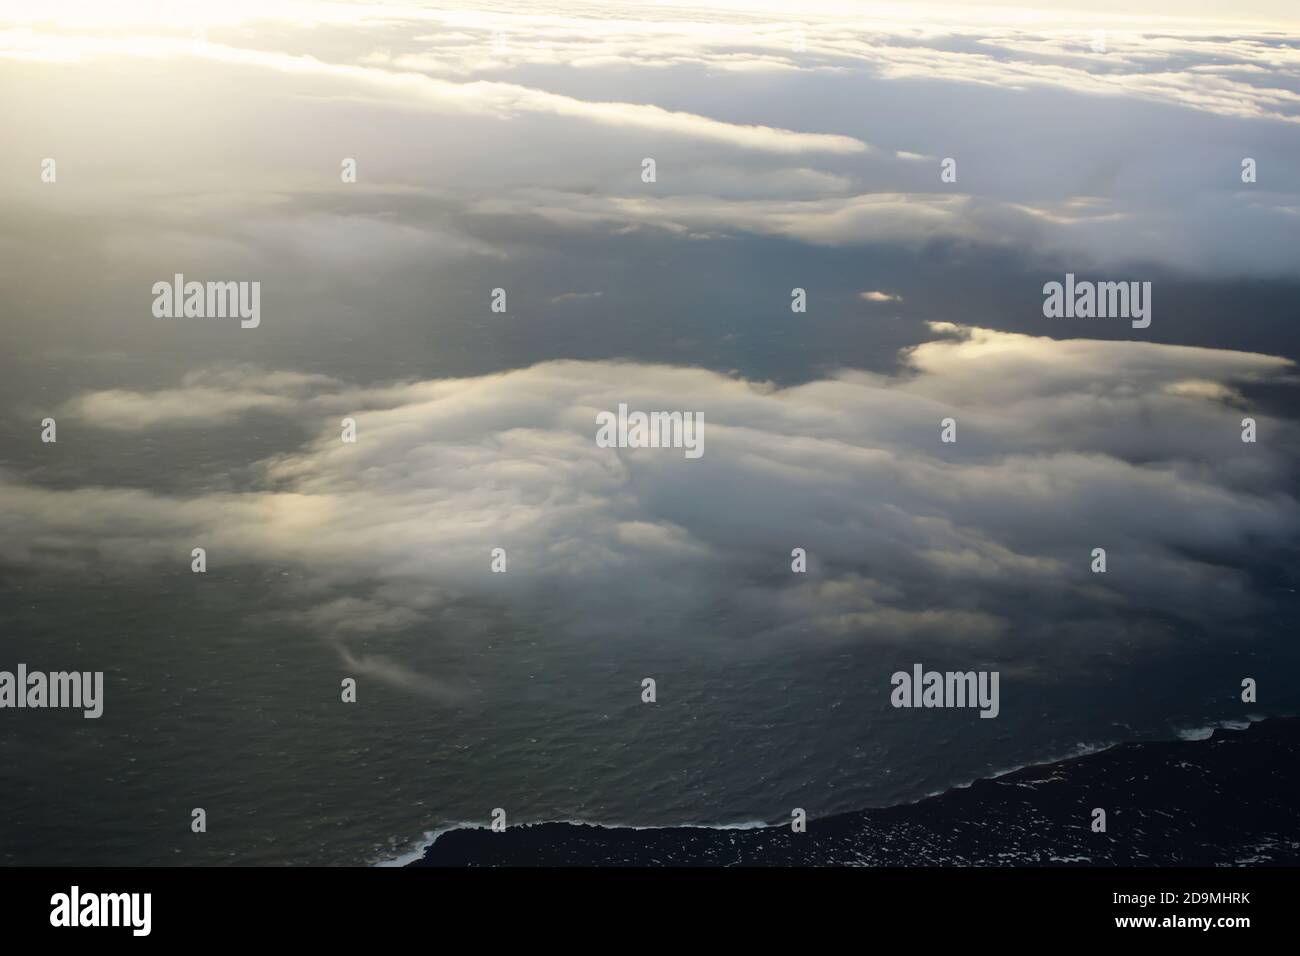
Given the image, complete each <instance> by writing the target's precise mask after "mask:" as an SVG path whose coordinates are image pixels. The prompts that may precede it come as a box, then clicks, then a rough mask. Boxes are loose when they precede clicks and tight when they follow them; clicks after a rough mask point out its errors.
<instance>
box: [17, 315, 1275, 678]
mask: <svg viewBox="0 0 1300 956" xmlns="http://www.w3.org/2000/svg"><path fill="white" fill-rule="evenodd" d="M935 332H936V334H937V335H938V336H939V337H938V338H936V339H935V340H933V341H930V342H926V343H924V344H922V345H920V346H918V347H916V348H915V349H913V350H912V351H911V352H910V353H909V355H908V356H907V358H908V362H907V365H908V368H907V369H906V370H905V371H904V372H903V373H901V374H899V375H898V376H895V377H883V376H877V375H871V374H867V373H863V372H850V371H846V372H843V373H840V374H838V375H835V376H833V377H830V378H826V379H823V380H820V381H815V382H810V383H808V384H804V385H800V386H797V387H791V388H777V387H774V386H772V385H770V384H767V383H763V382H752V381H744V380H740V379H737V378H734V377H728V376H725V375H720V374H717V373H714V372H709V371H704V370H700V369H692V368H678V367H668V366H645V365H632V364H625V363H612V362H575V361H564V362H548V363H544V364H540V365H536V366H533V367H530V368H526V369H520V370H517V371H511V372H507V373H502V374H495V375H488V376H482V377H475V378H463V379H443V380H433V381H419V382H408V383H400V384H396V385H392V386H388V387H372V388H350V387H346V386H344V385H343V384H341V383H339V382H336V381H334V380H331V379H328V378H325V377H323V376H304V375H297V374H292V373H283V372H274V373H267V372H263V371H257V370H253V369H248V368H226V369H221V370H212V371H207V372H203V373H198V374H195V375H193V376H191V377H189V378H187V380H186V381H185V382H183V383H182V385H181V386H180V387H179V388H176V389H168V390H162V391H155V392H130V391H123V390H112V391H108V392H97V393H92V394H87V395H84V396H82V397H81V398H79V399H77V400H75V401H74V402H73V403H71V405H70V406H69V407H68V408H66V409H64V410H63V412H62V414H65V415H71V416H75V417H76V418H78V419H80V420H81V421H82V422H83V424H84V425H86V426H94V427H99V428H104V429H113V430H118V431H121V432H136V433H138V432H139V431H140V430H142V429H149V430H150V431H151V432H153V433H154V434H159V429H163V430H164V431H163V432H162V434H165V429H166V428H167V427H168V426H169V425H184V426H187V427H192V426H194V425H195V424H196V423H197V422H198V421H200V420H206V421H207V422H209V423H211V424H214V425H220V424H223V423H226V424H228V423H230V422H231V421H234V420H237V418H238V417H239V416H240V415H242V414H244V413H246V412H248V411H251V410H257V411H259V412H270V413H278V414H283V415H286V416H291V417H293V418H295V419H297V420H300V421H304V422H315V423H316V426H315V428H316V430H317V437H316V438H315V439H314V440H312V441H311V442H309V443H308V444H307V445H305V446H304V447H302V448H300V449H298V450H297V451H293V452H289V453H286V454H283V455H279V456H276V457H274V458H271V459H269V460H267V461H264V462H262V463H261V465H260V466H259V468H258V474H259V475H260V478H259V479H258V481H257V486H256V487H255V488H254V489H253V490H250V491H247V492H245V493H228V492H222V493H212V494H197V495H185V496H166V495H160V494H155V493H151V492H148V491H144V490H138V489H120V488H103V487H82V488H73V489H70V490H53V489H49V488H43V487H38V486H36V485H32V484H28V483H24V482H21V481H19V480H17V479H16V478H14V477H12V476H10V477H9V478H8V479H7V480H5V481H4V482H3V483H2V484H0V540H2V541H3V545H0V555H3V559H4V560H5V561H6V562H9V563H12V564H17V565H22V566H32V565H44V564H48V563H55V564H57V565H60V566H69V567H73V566H75V565H76V564H77V563H78V562H79V561H83V560H86V559H97V560H99V561H101V562H105V563H108V564H111V565H112V566H113V567H115V568H120V569H125V570H128V571H130V570H131V569H134V571H131V573H144V572H145V570H146V569H148V568H157V567H159V566H160V565H168V566H175V565H177V564H178V563H179V564H181V565H184V564H187V563H188V560H189V557H188V555H189V551H190V549H191V548H192V547H196V546H202V547H205V548H206V549H207V551H208V562H209V569H210V570H209V574H210V575H211V574H213V573H215V574H217V575H219V574H220V573H221V569H222V568H223V567H230V566H232V565H242V564H245V563H249V562H251V563H254V564H259V565H268V566H275V567H289V568H293V569H295V570H296V571H297V572H299V573H296V574H295V575H294V580H295V581H296V582H298V583H297V584H295V585H294V586H295V587H296V588H297V589H298V590H297V592H296V599H297V600H298V601H299V602H300V604H301V606H302V607H303V608H304V610H303V612H302V615H303V616H302V617H301V618H300V623H303V624H305V625H306V626H309V627H312V628H313V629H314V630H317V631H318V632H320V633H321V634H322V635H323V636H325V637H327V638H328V639H329V640H330V641H331V642H332V643H334V644H336V645H337V646H338V647H339V648H340V653H341V654H343V655H344V656H345V659H347V660H349V661H351V662H353V663H355V664H356V665H357V666H362V665H363V664H364V665H365V666H366V667H367V668H368V672H369V673H374V674H376V675H377V676H380V677H385V678H388V679H391V680H393V681H394V682H396V683H399V684H401V685H402V686H406V687H408V688H410V689H413V690H416V691H421V692H427V693H429V694H430V695H431V696H435V697H439V698H445V699H451V697H452V696H453V694H454V688H450V687H447V686H445V685H443V684H442V683H440V681H439V678H438V677H437V675H422V674H419V673H418V672H417V671H412V670H411V669H410V668H408V667H406V666H405V665H403V664H401V663H400V662H397V661H393V660H388V659H386V658H382V657H371V658H367V657H366V656H365V655H364V654H361V653H359V652H354V651H351V650H349V646H350V645H349V643H348V642H349V641H350V640H353V639H354V638H355V637H356V636H357V635H364V634H375V633H383V632H385V631H387V630H394V629H396V630H401V629H407V628H411V627H415V626H418V625H419V623H420V622H422V621H430V620H437V619H438V618H439V615H441V614H442V613H443V612H444V611H445V610H446V609H447V608H449V607H452V606H453V605H456V604H463V603H464V602H471V603H473V604H475V605H477V606H486V607H491V606H499V607H501V608H503V609H505V610H506V611H507V612H514V613H521V614H525V615H527V616H528V618H529V619H535V618H536V613H535V612H536V611H537V609H538V608H543V607H544V608H547V612H546V613H545V614H543V615H542V617H543V618H545V619H546V620H548V621H550V622H551V623H550V625H549V626H550V628H551V629H552V630H553V632H554V633H553V635H552V636H553V637H555V638H556V639H572V640H603V639H608V630H609V628H610V627H616V628H618V629H619V632H620V634H623V635H629V636H632V637H635V638H638V639H646V640H649V639H656V640H662V639H665V635H669V637H668V639H672V640H678V639H680V640H685V641H688V642H696V641H702V642H717V641H725V640H728V639H734V640H740V639H745V640H758V641H759V642H760V643H761V642H762V641H763V640H769V641H784V642H788V641H818V640H835V639H852V640H867V641H882V642H900V641H928V642H940V643H946V644H951V643H952V642H959V643H965V644H970V643H972V642H974V643H975V644H978V645H980V646H982V647H984V648H986V650H988V652H989V653H995V654H996V653H1001V652H1003V651H1005V650H1006V649H1007V648H1009V647H1019V648H1021V650H1022V651H1023V649H1024V647H1025V646H1026V645H1028V646H1029V647H1030V648H1032V646H1033V645H1034V643H1035V642H1040V641H1050V640H1052V639H1053V637H1052V634H1051V629H1052V627H1053V626H1054V625H1053V624H1052V623H1051V622H1053V621H1057V620H1063V619H1067V618H1068V619H1069V620H1070V621H1071V624H1070V626H1071V627H1080V626H1084V625H1081V624H1080V622H1086V621H1088V620H1093V619H1100V618H1103V617H1106V616H1112V615H1117V614H1123V615H1126V616H1127V618H1128V623H1127V624H1126V633H1127V634H1128V635H1129V636H1130V637H1132V636H1133V635H1134V634H1142V633H1144V626H1145V625H1144V624H1143V622H1144V621H1146V620H1148V619H1150V618H1155V617H1158V618H1161V619H1163V620H1178V621H1184V622H1187V623H1188V624H1189V625H1190V624H1196V625H1203V624H1205V623H1206V622H1207V621H1208V622H1213V621H1219V620H1225V619H1231V618H1234V617H1239V616H1241V615H1246V614H1249V613H1251V612H1253V611H1257V610H1260V609H1261V608H1262V607H1264V601H1265V599H1264V598H1263V597H1262V596H1261V595H1259V594H1257V593H1256V592H1255V589H1254V587H1253V585H1252V583H1251V578H1250V574H1249V571H1248V569H1249V568H1250V567H1251V566H1253V565H1254V564H1255V563H1256V562H1258V561H1260V560H1264V559H1265V558H1266V556H1267V555H1269V554H1270V553H1273V551H1275V550H1277V549H1280V548H1284V547H1287V546H1293V545H1294V542H1295V540H1296V536H1297V532H1298V531H1300V506H1298V505H1297V502H1296V500H1295V499H1294V498H1293V497H1292V496H1291V494H1292V492H1291V487H1292V475H1293V473H1294V467H1295V461H1294V449H1295V448H1296V447H1297V443H1296V438H1297V430H1296V426H1295V423H1294V422H1289V421H1284V420H1277V419H1273V418H1270V417H1268V416H1266V415H1263V414H1261V413H1259V412H1250V414H1253V415H1255V417H1256V418H1257V419H1258V421H1259V432H1260V441H1259V443H1257V444H1253V445H1247V444H1243V443H1242V442H1241V441H1240V437H1239V435H1240V419H1241V418H1242V416H1243V414H1245V413H1246V412H1245V411H1243V409H1244V407H1245V406H1244V404H1243V400H1242V399H1241V398H1240V394H1239V390H1240V389H1241V388H1243V387H1246V386H1248V385H1251V384H1260V383H1273V384H1277V383H1281V382H1286V381H1291V382H1292V383H1294V379H1293V377H1292V375H1293V369H1292V368H1291V365H1290V363H1288V362H1287V361H1285V360H1282V359H1277V358H1273V357H1269V356H1265V355H1257V354H1249V353H1239V352H1225V351H1218V350H1212V349H1198V348H1189V347H1179V346H1169V345H1156V344H1147V343H1137V342H1122V341H1121V342H1101V341H1091V340H1067V341H1056V340H1050V339H1042V338H1033V337H1029V336H1023V335H1015V334H1008V333H1001V332H994V331H989V330H984V329H969V328H963V327H959V326H954V325H947V324H939V325H936V326H935ZM619 403H627V404H628V405H629V407H631V408H632V409H643V410H647V411H650V410H683V411H696V412H701V413H702V414H703V416H704V421H705V434H706V443H705V447H706V454H705V455H704V457H703V458H700V459H698V460H687V459H685V458H684V456H683V455H682V454H681V453H680V452H678V451H674V450H671V449H668V450H660V449H631V450H629V449H622V450H620V449H609V448H599V447H597V446H596V444H595V442H594V434H595V421H596V413H597V412H598V411H601V410H606V409H614V408H616V407H617V405H618V404H619ZM343 416H351V417H354V418H355V419H356V421H357V434H358V438H357V442H356V443H355V444H347V443H344V442H342V441H340V427H339V422H340V419H341V418H342V417H343ZM947 417H953V418H955V419H956V420H957V423H958V441H957V443H956V444H952V445H949V444H943V443H941V442H940V422H941V420H942V419H944V418H947ZM497 547H500V548H505V549H506V551H507V554H508V567H509V570H508V572H507V573H506V574H493V573H491V572H490V571H489V563H490V552H491V550H492V549H493V548H497ZM797 547H798V548H805V549H806V550H807V553H808V556H809V570H808V573H807V574H804V575H801V574H794V573H792V572H791V570H790V560H791V558H790V554H791V550H792V549H793V548H797ZM1096 547H1104V548H1106V549H1107V552H1108V556H1109V565H1110V567H1109V571H1108V573H1107V574H1105V575H1094V574H1092V573H1090V572H1089V570H1088V566H1089V563H1090V560H1091V558H1090V553H1091V551H1092V549H1093V548H1096ZM1209 555H1213V558H1212V559H1211V558H1208V557H1207V556H1209ZM344 592H346V593H347V594H348V595H349V596H347V597H340V594H341V593H344ZM1045 608H1054V609H1055V611H1053V612H1052V613H1045V612H1044V611H1043V609H1045ZM1065 608H1068V609H1069V614H1068V615H1065V614H1062V613H1061V612H1062V609H1065ZM1036 610H1037V611H1038V612H1039V613H1035V611H1036ZM1156 633H1157V629H1155V628H1154V626H1152V628H1151V630H1150V633H1149V635H1148V636H1153V635H1155V634H1156ZM1094 638H1095V635H1094Z"/></svg>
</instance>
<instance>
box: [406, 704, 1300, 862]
mask: <svg viewBox="0 0 1300 956" xmlns="http://www.w3.org/2000/svg"><path fill="white" fill-rule="evenodd" d="M1298 758H1300V718H1294V717H1288V718H1273V719H1270V720H1266V721H1262V722H1260V723H1257V724H1254V725H1252V726H1251V727H1250V728H1248V729H1245V730H1226V729H1218V730H1215V732H1214V734H1213V736H1211V737H1210V738H1207V739H1204V740H1194V741H1189V740H1172V741H1159V742H1150V743H1130V744H1121V745H1118V746H1116V747H1112V748H1110V749H1108V750H1105V751H1102V752H1100V753H1095V754H1090V755H1087V756H1083V757H1075V758H1071V759H1068V760H1062V761H1058V762H1056V763H1051V764H1043V765H1038V766H1032V767H1026V768H1023V769H1021V770H1016V771H1013V772H1011V773H1007V774H1004V775H1002V776H999V777H996V778H994V779H991V780H980V781H977V782H976V783H974V784H972V785H971V786H969V787H964V788H957V789H953V790H949V791H947V792H946V793H942V794H939V795H937V796H933V797H929V798H927V799H925V800H921V801H919V802H917V803H913V804H906V805H903V806H895V807H885V808H880V809H869V810H860V811H856V812H852V813H844V814H839V815H836V816H831V817H826V818H824V819H815V818H813V819H810V820H809V821H808V830H807V832H806V833H802V834H795V833H792V832H791V829H790V826H789V825H788V824H782V825H774V826H770V827H756V828H752V829H714V828H706V827H670V828H663V829H634V828H631V827H601V826H591V825H586V824H572V823H543V824H532V825H521V826H512V827H510V828H509V829H507V830H506V831H505V832H504V833H493V832H491V831H490V830H488V829H485V828H479V829H458V830H453V831H450V832H447V833H444V834H443V835H442V836H440V837H439V838H438V839H437V840H436V841H435V842H434V843H433V845H432V846H430V847H429V848H428V849H427V850H426V851H425V853H424V855H423V857H422V858H421V859H420V860H417V861H416V862H414V863H412V864H410V865H411V866H726V865H744V866H818V865H821V866H825V865H858V866H934V865H956V866H1050V865H1057V866H1067V865H1074V866H1089V865H1091V866H1281V865H1291V866H1294V865H1298V864H1300V759H1298ZM1094 807H1102V808H1104V809H1105V810H1106V815H1107V820H1106V822H1107V832H1105V833H1094V832H1092V830H1091V828H1090V823H1091V813H1092V809H1093V808H1094Z"/></svg>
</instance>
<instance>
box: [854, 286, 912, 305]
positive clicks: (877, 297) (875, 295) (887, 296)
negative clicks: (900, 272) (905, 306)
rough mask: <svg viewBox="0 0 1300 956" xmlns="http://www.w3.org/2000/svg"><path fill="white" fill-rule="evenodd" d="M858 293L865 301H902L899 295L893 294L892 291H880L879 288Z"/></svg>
mask: <svg viewBox="0 0 1300 956" xmlns="http://www.w3.org/2000/svg"><path fill="white" fill-rule="evenodd" d="M858 295H859V296H860V297H861V298H863V299H864V300H866V301H867V302H902V301H903V297H902V296H901V295H895V294H893V293H892V292H881V291H880V290H879V289H873V290H871V291H870V292H859V293H858Z"/></svg>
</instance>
